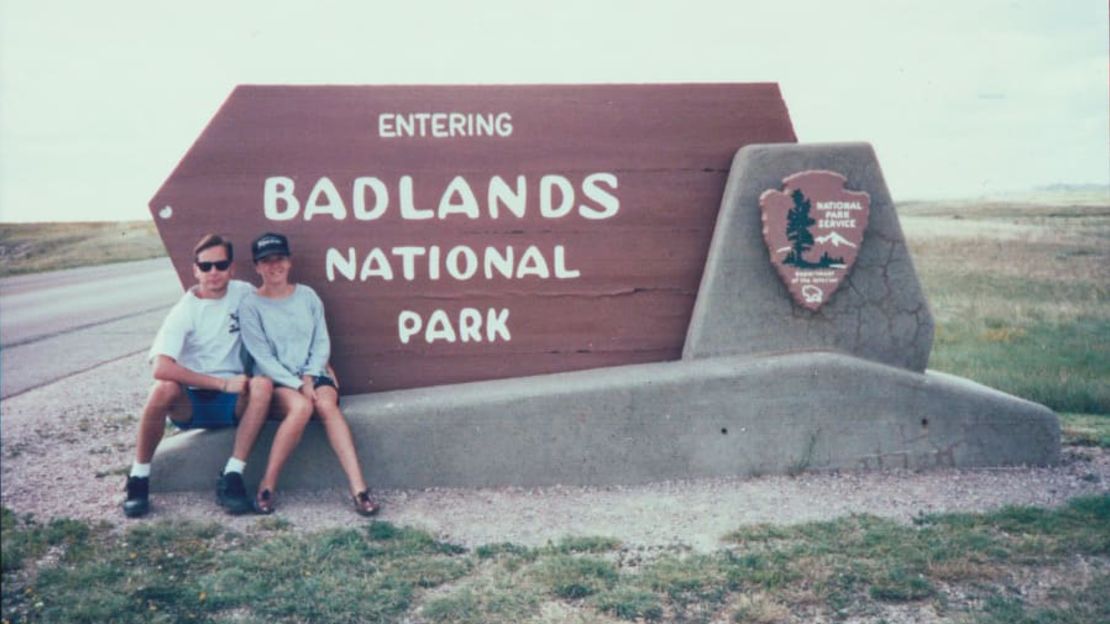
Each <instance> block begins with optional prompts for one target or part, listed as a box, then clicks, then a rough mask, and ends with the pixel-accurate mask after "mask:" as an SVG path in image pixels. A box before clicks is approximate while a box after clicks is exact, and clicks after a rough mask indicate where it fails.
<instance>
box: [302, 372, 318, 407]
mask: <svg viewBox="0 0 1110 624" xmlns="http://www.w3.org/2000/svg"><path fill="white" fill-rule="evenodd" d="M301 381H303V382H304V383H303V384H301V394H303V395H304V397H305V398H306V399H308V401H309V402H310V403H312V404H313V405H315V404H316V378H315V377H313V376H312V375H305V376H303V377H301Z"/></svg>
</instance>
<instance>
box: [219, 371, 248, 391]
mask: <svg viewBox="0 0 1110 624" xmlns="http://www.w3.org/2000/svg"><path fill="white" fill-rule="evenodd" d="M247 380H248V377H247V376H246V375H236V376H234V377H229V378H227V379H226V380H224V389H223V390H224V392H230V393H232V394H243V391H244V390H246V389H247Z"/></svg>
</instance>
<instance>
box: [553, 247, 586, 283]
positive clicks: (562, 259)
mask: <svg viewBox="0 0 1110 624" xmlns="http://www.w3.org/2000/svg"><path fill="white" fill-rule="evenodd" d="M580 275H582V272H581V271H579V270H577V269H574V270H570V271H568V270H567V259H566V249H563V246H562V245H555V277H556V279H573V278H576V277H579V276H580Z"/></svg>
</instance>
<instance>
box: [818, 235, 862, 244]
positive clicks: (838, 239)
mask: <svg viewBox="0 0 1110 624" xmlns="http://www.w3.org/2000/svg"><path fill="white" fill-rule="evenodd" d="M814 240H815V242H816V243H817V244H818V245H824V244H825V243H830V244H831V245H832V246H833V247H839V246H841V245H847V246H849V247H857V245H853V244H852V241H850V240H848V239H847V238H844V237H843V236H841V235H840V233H839V232H833V233H832V234H829V235H828V236H818V237H817V238H816V239H814Z"/></svg>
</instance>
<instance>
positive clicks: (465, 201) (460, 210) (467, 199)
mask: <svg viewBox="0 0 1110 624" xmlns="http://www.w3.org/2000/svg"><path fill="white" fill-rule="evenodd" d="M456 196H457V197H458V199H457V200H456V199H455V197H456ZM449 214H464V215H466V216H467V217H470V218H471V219H477V218H478V217H479V216H480V215H479V210H478V200H477V198H475V197H474V191H472V190H470V185H469V184H467V183H466V178H464V177H462V176H455V177H454V178H452V179H451V183H450V184H448V185H447V190H445V191H443V196H442V197H440V199H439V218H440V219H445V218H447V215H449Z"/></svg>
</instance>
